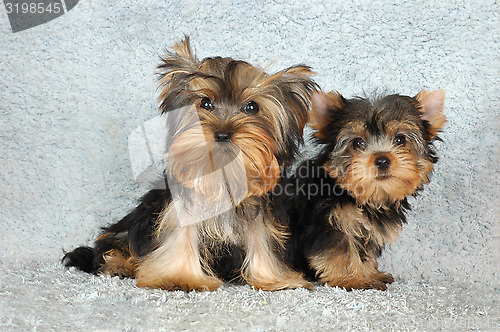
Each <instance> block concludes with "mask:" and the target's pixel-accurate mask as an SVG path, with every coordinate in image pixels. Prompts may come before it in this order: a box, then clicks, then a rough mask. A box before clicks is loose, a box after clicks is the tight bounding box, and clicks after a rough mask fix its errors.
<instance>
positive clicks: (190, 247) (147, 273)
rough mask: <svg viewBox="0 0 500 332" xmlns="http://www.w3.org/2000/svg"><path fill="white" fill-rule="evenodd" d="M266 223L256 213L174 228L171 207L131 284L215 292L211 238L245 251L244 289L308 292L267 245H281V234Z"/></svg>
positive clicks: (297, 275)
mask: <svg viewBox="0 0 500 332" xmlns="http://www.w3.org/2000/svg"><path fill="white" fill-rule="evenodd" d="M247 204H248V203H247ZM250 205H252V202H250ZM243 206H245V203H244V204H243ZM248 208H250V209H251V208H252V207H251V206H249V207H248ZM249 214H250V215H251V213H249ZM267 218H268V217H266V216H265V215H264V214H262V213H259V214H258V216H257V217H256V218H252V219H247V218H245V217H238V215H237V214H235V213H234V212H233V211H229V212H227V213H226V214H223V215H221V216H218V217H216V218H213V219H211V220H206V221H203V222H201V223H198V224H195V225H189V226H185V227H180V226H179V224H178V221H177V220H176V216H175V211H174V209H173V207H172V204H171V205H170V207H169V208H168V209H167V211H166V212H165V213H164V214H163V216H162V217H161V221H160V228H159V229H158V232H157V236H159V237H163V239H162V240H161V244H160V246H159V248H158V249H156V250H155V251H153V252H152V253H151V254H150V255H148V256H146V257H145V258H143V259H141V260H140V261H139V266H138V268H137V273H136V278H137V285H138V286H139V287H150V288H163V289H169V290H173V289H182V290H200V291H203V290H214V289H216V288H218V287H219V286H220V285H222V281H221V280H219V279H217V278H216V277H215V276H214V274H213V272H212V271H211V270H210V268H209V265H210V264H209V263H210V260H211V258H212V253H211V252H210V250H208V249H209V247H210V243H211V241H214V240H215V239H217V241H223V242H227V243H233V244H236V245H243V246H244V247H245V248H246V256H245V261H244V264H243V267H242V270H241V276H242V277H243V279H244V280H246V281H247V282H248V283H249V284H250V285H252V286H254V287H256V288H258V289H263V290H279V289H284V288H297V287H307V288H310V287H311V284H310V283H308V282H307V281H305V280H304V279H303V277H302V275H301V274H300V273H297V272H294V271H292V270H291V269H290V268H289V267H287V266H286V265H285V264H284V263H283V262H282V261H281V260H280V259H278V257H277V256H276V254H275V253H274V249H273V247H272V244H273V243H276V244H277V245H281V246H284V241H285V238H286V236H287V233H286V230H285V229H282V228H279V227H277V226H276V225H275V224H274V223H273V222H272V221H270V220H267ZM200 239H203V241H205V242H202V241H200ZM200 250H201V251H202V252H203V255H200V253H199V252H200Z"/></svg>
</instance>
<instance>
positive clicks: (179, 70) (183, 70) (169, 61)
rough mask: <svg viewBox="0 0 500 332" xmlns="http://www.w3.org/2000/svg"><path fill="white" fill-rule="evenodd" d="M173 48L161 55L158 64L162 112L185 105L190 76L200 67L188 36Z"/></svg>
mask: <svg viewBox="0 0 500 332" xmlns="http://www.w3.org/2000/svg"><path fill="white" fill-rule="evenodd" d="M172 50H173V51H170V52H167V55H166V56H165V57H161V62H160V65H158V69H159V71H158V73H159V75H160V89H162V91H161V93H160V96H159V98H158V100H159V102H160V111H161V112H162V113H164V112H168V111H170V110H172V109H176V108H179V107H182V106H184V105H183V104H182V92H183V91H184V90H185V89H186V85H187V84H188V82H189V78H190V77H191V76H192V75H193V74H194V73H195V72H196V71H197V70H198V67H199V62H198V60H197V59H196V57H195V56H194V53H193V51H192V49H191V45H190V44H189V37H188V36H184V40H182V41H180V42H178V43H177V44H175V45H174V46H172Z"/></svg>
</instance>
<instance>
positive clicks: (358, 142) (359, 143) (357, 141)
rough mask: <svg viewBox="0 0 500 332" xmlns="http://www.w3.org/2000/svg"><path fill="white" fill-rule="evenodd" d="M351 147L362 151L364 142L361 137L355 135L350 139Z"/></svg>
mask: <svg viewBox="0 0 500 332" xmlns="http://www.w3.org/2000/svg"><path fill="white" fill-rule="evenodd" d="M352 147H353V148H355V149H356V150H358V151H364V150H365V149H366V142H365V140H364V139H362V138H361V137H356V138H355V139H354V140H353V141H352Z"/></svg>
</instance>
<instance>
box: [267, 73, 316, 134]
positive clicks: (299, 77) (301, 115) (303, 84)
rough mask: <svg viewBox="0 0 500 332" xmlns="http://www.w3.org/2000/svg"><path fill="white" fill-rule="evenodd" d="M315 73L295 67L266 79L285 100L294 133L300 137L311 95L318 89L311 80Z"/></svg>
mask: <svg viewBox="0 0 500 332" xmlns="http://www.w3.org/2000/svg"><path fill="white" fill-rule="evenodd" d="M314 74H315V73H314V72H313V71H312V70H311V67H309V66H305V65H297V66H292V67H290V68H287V69H285V70H282V71H280V72H278V73H276V74H274V75H271V76H270V77H269V78H268V83H271V82H273V83H274V84H276V85H277V86H278V87H279V88H280V90H281V92H282V94H283V97H284V98H285V102H286V104H287V106H288V108H290V109H291V111H292V112H291V113H290V114H289V116H290V117H291V119H293V120H295V121H293V122H294V123H295V125H296V126H297V127H296V128H294V129H295V131H296V132H298V133H300V135H302V131H303V129H304V127H305V125H306V122H307V114H308V112H309V109H310V107H311V95H312V94H313V92H314V91H317V90H318V89H319V87H318V85H317V84H316V83H315V82H314V81H313V80H312V79H311V76H312V75H314Z"/></svg>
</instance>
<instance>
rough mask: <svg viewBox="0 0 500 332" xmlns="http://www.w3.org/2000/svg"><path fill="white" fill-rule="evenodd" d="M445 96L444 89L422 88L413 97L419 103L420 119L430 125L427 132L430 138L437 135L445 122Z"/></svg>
mask: <svg viewBox="0 0 500 332" xmlns="http://www.w3.org/2000/svg"><path fill="white" fill-rule="evenodd" d="M445 96H446V92H445V90H434V91H425V90H422V91H420V92H419V93H418V94H417V95H416V96H415V97H414V98H415V99H416V100H417V101H418V103H419V106H420V116H421V118H422V120H426V121H427V122H428V123H429V125H430V126H429V128H428V132H429V134H430V136H431V138H434V137H436V136H437V135H438V133H439V132H440V131H441V128H442V127H443V125H444V123H445V122H446V116H445V115H444V99H445Z"/></svg>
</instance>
